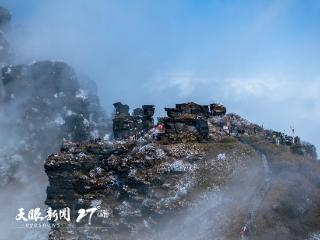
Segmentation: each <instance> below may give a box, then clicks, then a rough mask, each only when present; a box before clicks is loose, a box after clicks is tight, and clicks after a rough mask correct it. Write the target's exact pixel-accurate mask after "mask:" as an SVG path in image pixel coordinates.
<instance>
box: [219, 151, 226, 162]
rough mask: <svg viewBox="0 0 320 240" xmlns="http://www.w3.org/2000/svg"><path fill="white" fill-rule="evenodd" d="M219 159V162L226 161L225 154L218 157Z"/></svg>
mask: <svg viewBox="0 0 320 240" xmlns="http://www.w3.org/2000/svg"><path fill="white" fill-rule="evenodd" d="M217 159H218V160H219V161H224V160H226V154H225V153H219V154H218V156H217Z"/></svg>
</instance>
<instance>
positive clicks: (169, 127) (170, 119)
mask: <svg viewBox="0 0 320 240" xmlns="http://www.w3.org/2000/svg"><path fill="white" fill-rule="evenodd" d="M165 110H166V112H167V115H168V116H167V117H163V118H160V119H159V122H161V123H163V124H164V127H165V132H164V133H163V134H160V136H159V138H160V140H162V141H169V142H185V141H201V140H205V139H207V138H208V134H209V128H208V122H207V118H208V117H209V115H210V113H209V108H208V105H199V104H196V103H193V102H191V103H183V104H176V107H175V108H165Z"/></svg>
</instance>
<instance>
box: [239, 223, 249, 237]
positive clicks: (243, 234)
mask: <svg viewBox="0 0 320 240" xmlns="http://www.w3.org/2000/svg"><path fill="white" fill-rule="evenodd" d="M248 234H249V229H248V227H247V226H243V227H242V228H241V231H240V236H241V238H242V239H243V238H245V237H246V236H248Z"/></svg>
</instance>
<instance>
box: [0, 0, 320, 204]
mask: <svg viewBox="0 0 320 240" xmlns="http://www.w3.org/2000/svg"><path fill="white" fill-rule="evenodd" d="M1 4H2V5H3V6H5V7H7V8H8V9H10V11H11V13H12V16H13V18H12V24H11V27H10V29H9V32H8V35H7V38H8V39H9V42H10V45H11V46H12V48H13V49H14V51H15V63H19V64H20V63H27V64H30V63H32V62H34V61H39V60H47V59H49V60H59V61H65V62H67V63H69V64H70V65H71V66H72V67H73V68H74V69H75V71H76V72H77V75H79V76H83V75H85V76H88V78H90V79H92V80H94V81H95V82H96V84H97V89H98V94H99V97H100V101H101V103H102V105H103V107H104V109H105V110H106V111H107V113H109V114H111V112H112V111H113V108H112V103H113V102H116V101H122V102H123V103H127V104H129V105H130V106H131V108H132V109H133V108H134V107H138V106H140V105H142V104H155V105H156V109H157V114H156V115H157V116H160V115H163V114H164V112H163V110H162V109H163V107H165V106H173V105H174V104H175V103H177V102H186V101H194V102H198V103H202V104H208V103H211V102H221V103H223V104H224V105H226V106H227V107H228V111H229V112H236V113H238V114H240V115H242V116H243V117H246V118H248V119H249V120H251V121H252V122H257V123H259V124H261V125H262V124H263V125H264V127H265V128H273V129H276V130H279V131H285V132H288V131H289V126H291V125H294V126H295V129H296V133H297V134H298V135H299V136H301V138H302V139H304V140H307V141H310V142H312V143H314V144H315V145H316V146H317V148H319V147H320V140H319V138H318V136H319V134H320V128H319V127H318V119H319V117H320V101H319V100H320V97H319V94H318V93H319V90H320V81H319V78H320V69H319V67H318V66H319V64H320V59H319V56H318V52H319V42H320V41H319V40H320V33H319V30H318V25H317V20H318V15H319V12H320V4H319V2H317V1H310V2H309V3H308V4H307V5H306V6H305V7H303V8H302V7H301V3H300V2H299V1H297V0H287V1H281V2H279V1H260V2H259V3H257V2H255V1H244V2H243V1H242V2H240V1H235V2H234V3H232V4H231V3H225V2H220V1H208V2H207V1H206V2H203V3H198V1H192V0H191V1H161V2H160V1H159V2H155V1H152V2H151V1H146V0H141V1H138V2H133V1H132V2H131V1H122V0H120V1H112V0H110V1H103V0H95V1H89V0H69V1H64V0H55V1H53V0H47V1H43V0H31V1H24V2H22V1H21V0H3V1H1ZM1 114H2V113H1ZM15 114H16V113H15V112H14V111H12V113H11V115H10V116H12V118H11V117H10V118H6V117H4V116H0V125H1V127H2V128H1V133H2V134H1V137H0V143H3V142H8V139H9V142H10V141H12V142H13V143H14V144H16V143H17V142H18V141H19V138H20V134H21V132H19V131H18V132H15V131H14V129H13V130H11V129H10V130H6V131H4V130H3V129H8V128H7V126H8V125H10V124H11V123H12V120H13V119H14V118H15V117H14V116H15ZM9 123H10V124H9ZM8 136H10V137H8ZM1 152H4V151H1ZM45 184H46V183H45V182H44V184H43V186H44V185H45ZM41 189H43V187H42V188H41ZM14 194H15V193H14ZM44 195H45V193H43V196H41V197H44ZM15 210H17V209H15Z"/></svg>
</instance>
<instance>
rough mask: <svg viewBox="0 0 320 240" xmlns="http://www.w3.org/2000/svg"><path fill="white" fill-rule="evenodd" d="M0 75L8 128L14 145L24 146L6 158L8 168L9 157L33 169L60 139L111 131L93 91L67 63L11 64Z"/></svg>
mask: <svg viewBox="0 0 320 240" xmlns="http://www.w3.org/2000/svg"><path fill="white" fill-rule="evenodd" d="M1 73H2V78H1V82H2V86H3V89H2V90H3V91H2V100H1V101H0V104H1V106H2V108H3V109H4V110H5V112H6V115H7V116H6V119H7V123H6V124H7V125H8V126H7V127H10V128H11V129H12V131H14V132H16V133H17V134H19V136H17V138H19V142H17V143H16V146H18V145H19V143H21V142H23V143H22V145H21V146H20V147H17V151H14V152H13V153H12V154H11V155H9V156H7V157H6V159H7V160H6V161H5V162H7V164H9V166H10V163H11V162H12V161H10V158H11V156H13V155H16V154H18V155H19V156H20V155H21V156H22V159H25V161H27V162H26V163H23V162H22V163H21V164H22V165H24V164H27V165H30V166H29V167H34V166H35V165H37V164H39V162H41V161H42V160H43V159H44V158H45V156H46V155H47V154H49V153H51V152H52V151H56V150H57V149H58V148H59V146H60V144H61V142H62V141H66V140H67V141H68V140H70V141H71V140H72V141H83V140H86V139H90V138H97V137H103V136H104V135H105V134H106V133H107V132H108V131H109V129H108V122H107V120H106V118H105V116H104V113H103V111H102V110H101V108H100V105H99V101H98V99H97V98H96V95H95V94H96V93H94V92H89V91H86V90H84V89H82V88H81V86H80V83H79V81H78V79H77V77H76V75H75V73H74V71H73V69H72V68H71V67H70V66H68V65H67V64H65V63H63V62H50V61H43V62H36V63H34V64H31V65H9V66H6V67H4V68H2V70H1ZM11 125H12V126H11ZM18 165H19V164H18ZM12 167H14V168H16V165H15V166H12ZM9 169H11V168H10V167H9ZM9 172H11V170H10V171H9ZM8 177H9V176H8ZM8 181H10V180H9V179H7V180H6V181H4V182H8ZM4 182H3V183H4Z"/></svg>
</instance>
